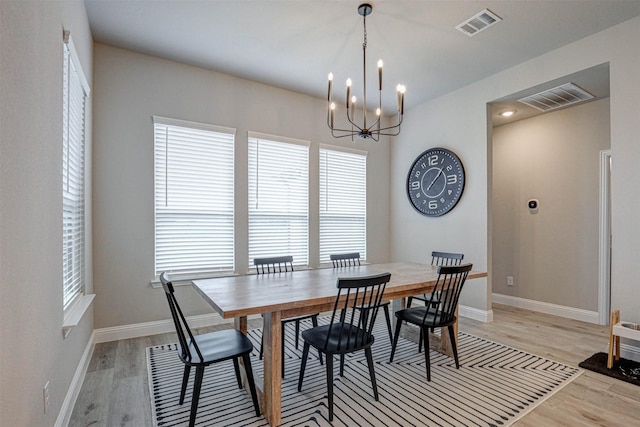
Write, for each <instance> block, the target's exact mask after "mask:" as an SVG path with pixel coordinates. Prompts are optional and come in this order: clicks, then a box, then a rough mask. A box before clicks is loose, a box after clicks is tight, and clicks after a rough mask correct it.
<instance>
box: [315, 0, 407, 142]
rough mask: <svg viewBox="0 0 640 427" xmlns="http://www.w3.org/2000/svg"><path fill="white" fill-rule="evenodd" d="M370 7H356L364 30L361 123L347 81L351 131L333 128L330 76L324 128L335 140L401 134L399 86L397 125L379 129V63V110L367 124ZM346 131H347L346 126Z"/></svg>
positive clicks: (399, 93)
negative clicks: (368, 20) (368, 17)
mask: <svg viewBox="0 0 640 427" xmlns="http://www.w3.org/2000/svg"><path fill="white" fill-rule="evenodd" d="M372 10H373V7H372V6H371V5H370V4H368V3H363V4H361V5H360V6H358V13H359V14H360V15H362V23H363V28H364V42H363V43H362V64H363V72H362V76H363V91H362V98H363V100H362V101H363V102H362V122H361V125H359V124H357V123H356V121H355V120H356V117H355V112H356V97H355V95H354V96H351V83H352V82H351V79H347V97H346V103H345V105H346V116H347V121H348V123H349V124H350V125H351V129H341V128H339V127H336V126H335V124H334V113H335V110H336V104H335V102H333V99H332V95H331V89H332V86H333V73H329V90H328V95H327V101H328V109H327V125H328V126H329V129H331V135H333V137H334V138H344V137H347V136H350V137H351V140H352V141H353V140H354V137H358V138H360V139H373V140H374V141H378V140H379V139H380V136H381V135H383V136H396V135H398V134H399V133H400V125H401V124H402V117H403V115H404V92H405V87H404V85H401V84H399V85H398V86H397V87H396V92H397V99H398V108H397V118H396V120H395V121H396V122H397V123H396V124H395V125H393V126H385V127H381V122H380V121H381V118H382V59H380V60H378V108H377V109H376V118H375V121H373V122H372V123H371V124H368V122H367V16H368V15H370V14H371V11H372ZM347 127H349V126H348V125H347Z"/></svg>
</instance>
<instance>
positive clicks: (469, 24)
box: [456, 9, 502, 37]
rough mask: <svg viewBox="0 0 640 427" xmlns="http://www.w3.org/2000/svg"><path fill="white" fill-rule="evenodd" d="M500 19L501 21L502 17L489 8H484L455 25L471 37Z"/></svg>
mask: <svg viewBox="0 0 640 427" xmlns="http://www.w3.org/2000/svg"><path fill="white" fill-rule="evenodd" d="M500 21H502V18H500V17H499V16H498V15H496V14H495V13H493V12H491V11H490V10H489V9H485V10H483V11H482V12H480V13H478V14H477V15H475V16H473V17H471V18H469V19H467V20H466V21H464V22H463V23H461V24H458V25H456V29H457V30H459V31H462V32H463V33H465V34H466V35H468V36H469V37H472V36H475V35H476V34H478V33H479V32H480V31H482V30H486V29H487V28H489V27H490V26H492V25H494V24H497V23H498V22H500Z"/></svg>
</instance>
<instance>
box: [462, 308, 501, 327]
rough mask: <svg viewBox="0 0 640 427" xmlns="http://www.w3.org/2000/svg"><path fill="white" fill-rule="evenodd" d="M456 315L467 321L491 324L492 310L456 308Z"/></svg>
mask: <svg viewBox="0 0 640 427" xmlns="http://www.w3.org/2000/svg"><path fill="white" fill-rule="evenodd" d="M458 314H459V315H460V316H461V317H466V318H468V319H473V320H479V321H480V322H484V323H488V322H493V310H480V309H478V308H474V307H468V306H466V305H459V306H458Z"/></svg>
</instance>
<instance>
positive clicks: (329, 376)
mask: <svg viewBox="0 0 640 427" xmlns="http://www.w3.org/2000/svg"><path fill="white" fill-rule="evenodd" d="M327 400H328V407H329V421H333V357H331V355H329V354H328V355H327Z"/></svg>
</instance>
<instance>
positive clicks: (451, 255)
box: [407, 251, 464, 353]
mask: <svg viewBox="0 0 640 427" xmlns="http://www.w3.org/2000/svg"><path fill="white" fill-rule="evenodd" d="M463 259H464V254H459V253H455V252H440V251H433V252H431V265H437V266H440V265H460V264H461V263H462V260H463ZM430 298H431V294H429V293H426V294H423V295H414V296H410V297H409V298H407V308H410V307H411V303H412V302H413V300H414V299H415V300H418V301H422V302H424V303H425V304H427V301H428V300H429V299H430ZM431 332H433V329H432V330H431ZM421 351H422V335H420V340H419V342H418V353H419V352H421Z"/></svg>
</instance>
